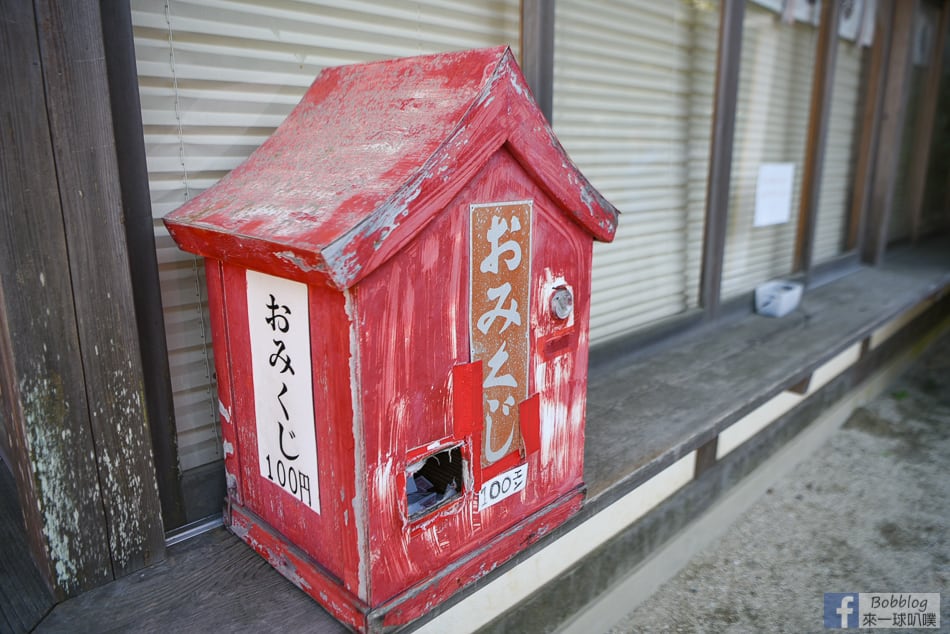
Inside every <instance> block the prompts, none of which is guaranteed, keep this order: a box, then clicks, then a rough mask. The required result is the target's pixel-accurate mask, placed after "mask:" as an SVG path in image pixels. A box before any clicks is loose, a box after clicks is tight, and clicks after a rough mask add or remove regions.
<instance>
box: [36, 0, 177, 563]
mask: <svg viewBox="0 0 950 634" xmlns="http://www.w3.org/2000/svg"><path fill="white" fill-rule="evenodd" d="M36 6H37V27H38V28H37V33H38V37H39V48H40V55H41V61H42V65H43V70H44V72H43V77H44V79H45V88H46V94H47V100H48V118H49V122H50V135H51V138H52V148H53V156H54V161H55V165H56V175H57V181H58V184H59V197H60V201H61V205H62V221H63V225H64V226H65V231H66V243H67V245H68V259H64V260H63V262H68V266H69V271H70V278H71V281H72V291H73V301H74V302H75V314H76V319H77V328H78V333H79V343H80V355H81V360H82V363H81V366H80V367H79V368H77V370H78V369H80V368H81V370H82V376H83V378H84V380H85V385H86V398H87V405H88V417H89V425H90V427H91V430H92V435H93V438H94V442H95V447H96V464H97V466H98V481H99V485H100V487H101V495H102V501H103V506H104V508H105V512H106V520H107V525H108V536H109V547H110V552H111V558H112V567H113V570H114V573H115V574H116V575H118V576H121V575H123V574H127V573H129V572H132V571H135V570H138V569H139V568H141V567H143V566H145V565H148V564H149V563H152V562H153V561H156V560H161V559H163V558H164V531H163V527H162V522H161V510H160V503H159V499H158V488H157V483H156V480H155V470H154V466H153V463H152V454H151V438H150V433H149V428H148V421H147V417H146V412H145V388H144V381H143V378H142V361H141V354H140V352H139V346H138V330H137V327H136V321H135V305H134V302H133V299H132V287H131V281H130V274H129V259H128V252H127V248H126V235H125V230H124V228H123V218H124V214H123V208H122V196H121V191H120V189H119V175H118V166H117V164H116V152H115V143H114V136H113V129H112V117H111V107H110V104H109V85H108V81H107V76H106V67H105V57H104V53H103V45H102V26H101V18H100V15H99V7H98V4H96V3H76V2H57V1H55V0H48V1H42V2H38V3H37V5H36ZM93 481H94V480H93Z"/></svg>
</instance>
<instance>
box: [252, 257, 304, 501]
mask: <svg viewBox="0 0 950 634" xmlns="http://www.w3.org/2000/svg"><path fill="white" fill-rule="evenodd" d="M247 315H248V327H249V330H250V336H251V370H252V372H253V379H254V414H255V418H256V421H257V423H256V424H257V455H258V460H259V463H260V471H261V476H262V477H264V478H267V479H268V480H269V481H271V482H273V483H274V484H276V485H277V486H279V487H280V488H281V489H283V490H284V491H286V492H287V493H289V494H290V495H292V496H294V497H295V498H297V499H298V500H300V501H301V502H303V503H304V504H306V505H307V506H308V507H309V508H311V509H312V510H314V511H316V512H317V513H319V512H320V493H319V486H318V482H317V477H318V476H317V443H316V431H315V428H314V415H313V373H312V371H311V367H310V315H309V304H308V301H307V286H306V284H301V283H299V282H294V281H291V280H286V279H283V278H279V277H273V276H271V275H265V274H263V273H257V272H255V271H248V272H247Z"/></svg>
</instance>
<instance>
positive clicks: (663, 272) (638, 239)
mask: <svg viewBox="0 0 950 634" xmlns="http://www.w3.org/2000/svg"><path fill="white" fill-rule="evenodd" d="M717 28H718V10H717V7H716V6H715V4H713V3H698V2H689V1H686V0H683V1H680V2H669V3H658V2H653V1H652V0H623V1H618V2H610V3H606V2H600V1H594V0H587V1H584V0H558V2H557V3H556V22H555V54H554V112H553V124H554V130H555V132H556V133H557V135H558V138H559V139H560V140H561V142H562V143H563V145H564V147H565V148H566V149H567V151H568V153H569V154H570V155H571V157H572V158H573V160H574V161H575V162H576V163H577V165H578V167H579V168H580V169H581V171H582V172H584V174H585V175H586V176H587V177H588V178H590V180H591V181H592V183H593V184H594V185H595V186H596V187H597V188H598V189H599V190H600V191H601V192H602V193H603V194H604V195H605V196H606V197H607V198H608V199H609V200H610V201H611V202H612V203H614V204H615V205H616V206H617V207H618V208H619V209H620V210H621V212H623V214H624V215H623V216H622V217H621V219H620V227H619V229H618V232H617V236H616V239H615V241H614V242H613V243H612V244H608V245H603V244H598V245H596V247H595V250H594V280H593V305H592V307H591V340H592V341H593V342H598V341H605V340H608V339H611V338H613V337H617V336H620V335H623V334H625V333H628V332H630V331H631V330H633V329H635V328H637V327H640V326H643V325H644V324H648V323H651V322H654V321H656V320H658V319H662V318H664V317H669V316H671V315H675V314H677V313H681V312H683V311H685V310H687V309H688V308H690V307H694V306H695V305H696V295H697V291H696V289H698V284H699V282H698V279H699V269H698V262H699V254H700V253H701V251H702V248H701V242H702V232H703V227H702V222H703V218H704V210H705V183H706V167H707V162H708V140H709V135H710V132H709V130H710V125H711V118H710V116H711V110H712V105H711V104H712V85H713V79H714V76H715V72H714V69H715V55H716V32H717Z"/></svg>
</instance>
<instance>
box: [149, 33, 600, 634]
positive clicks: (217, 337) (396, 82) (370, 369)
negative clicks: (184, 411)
mask: <svg viewBox="0 0 950 634" xmlns="http://www.w3.org/2000/svg"><path fill="white" fill-rule="evenodd" d="M616 223H617V211H616V210H615V209H614V208H613V207H612V206H611V205H610V204H609V203H608V202H606V201H605V200H604V199H603V197H602V196H601V195H600V194H599V193H598V192H597V191H595V190H594V189H593V187H591V185H590V183H589V182H588V181H587V180H586V179H585V178H584V176H582V175H581V174H580V172H579V171H578V170H577V168H576V167H575V166H574V164H573V163H572V162H571V161H570V159H569V158H568V157H567V155H566V154H565V153H564V150H563V149H562V148H561V146H560V144H559V143H558V141H557V140H556V138H555V137H554V134H553V132H552V131H551V128H550V127H549V126H548V124H547V123H546V121H545V120H544V117H543V116H542V114H541V113H540V112H539V110H538V109H537V107H536V105H535V103H534V101H533V99H532V97H531V95H530V92H529V90H528V88H527V86H526V84H525V80H524V77H523V76H522V74H521V72H520V70H519V69H518V67H517V64H516V62H515V60H514V58H513V56H512V54H511V52H510V51H509V50H508V49H506V48H497V49H490V50H478V51H469V52H462V53H450V54H444V55H435V56H427V57H418V58H411V59H400V60H393V61H384V62H378V63H372V64H361V65H355V66H346V67H340V68H331V69H327V70H325V71H324V72H323V73H321V74H320V76H319V77H318V78H317V80H316V81H315V82H314V84H313V86H312V87H311V88H310V90H309V91H308V92H307V94H306V96H305V97H304V98H303V100H302V101H301V103H300V104H299V105H298V106H297V107H296V109H295V110H294V111H293V112H292V113H291V114H290V116H289V117H288V118H287V120H286V121H285V122H284V123H283V124H282V125H281V126H280V127H279V128H278V129H277V130H276V131H275V132H274V134H273V136H272V137H271V138H270V139H268V140H267V141H266V142H265V143H264V144H263V145H262V146H261V147H260V148H259V149H258V150H257V151H256V152H254V154H252V155H251V157H250V158H248V160H247V161H246V162H245V163H244V164H242V165H241V166H240V167H238V168H237V169H235V170H234V171H233V172H232V173H231V174H229V175H228V176H227V177H225V178H224V179H222V180H221V181H220V182H219V183H218V184H217V185H215V186H214V187H212V188H211V189H209V190H207V191H205V192H204V193H202V194H201V195H199V196H197V197H196V198H194V199H193V200H191V201H190V202H189V203H187V204H186V205H184V206H183V207H181V208H180V209H178V210H177V211H175V212H174V213H172V214H171V215H170V216H168V218H167V219H166V224H167V226H168V229H169V231H170V232H171V234H172V236H173V237H174V238H175V240H176V241H177V242H178V244H179V245H181V247H182V248H183V249H185V250H186V251H190V252H192V253H197V254H200V255H203V256H204V257H205V258H207V275H208V292H209V300H210V304H211V314H212V324H213V337H214V349H215V355H216V366H217V372H218V383H219V387H218V390H219V397H220V411H221V418H222V428H223V435H224V453H225V466H226V469H227V481H228V506H227V510H226V521H227V523H228V524H229V526H230V528H231V530H232V531H234V533H235V534H237V535H238V536H239V537H241V539H243V540H244V541H246V542H247V543H248V544H250V545H251V546H252V547H253V548H254V549H255V550H257V551H258V552H259V553H260V554H261V555H262V556H263V557H265V558H266V559H267V560H268V561H269V562H270V563H271V564H272V565H273V566H274V567H276V568H277V569H278V570H279V571H280V572H281V573H282V574H284V575H285V576H286V577H287V578H289V579H290V580H291V581H293V582H294V583H295V584H297V585H298V586H299V587H300V588H302V589H303V590H304V591H305V592H307V593H308V594H309V595H311V596H312V597H313V598H314V599H316V600H317V601H319V602H320V603H321V604H322V605H323V606H325V607H326V609H327V610H329V611H330V612H331V613H332V614H334V615H335V616H336V617H337V618H338V619H340V620H341V621H343V622H344V623H346V624H348V625H349V626H351V627H353V628H355V629H357V630H360V631H375V630H378V629H382V628H390V627H392V626H397V625H401V624H405V623H407V622H409V621H411V620H413V619H415V618H417V617H419V616H420V615H422V614H424V613H426V612H427V611H428V610H430V609H431V608H432V607H434V606H435V605H437V604H438V603H439V602H441V601H443V600H444V599H446V598H447V597H448V596H450V595H451V594H452V593H454V592H456V591H457V590H458V589H459V588H461V587H462V586H464V585H465V584H467V583H470V582H472V581H474V580H476V579H477V578H479V577H480V576H482V575H484V574H485V573H486V572H488V571H490V570H491V569H493V568H494V567H495V566H497V565H498V564H500V563H502V562H504V561H505V560H507V559H509V558H510V557H512V556H513V555H514V554H515V553H516V552H518V551H519V550H521V549H523V548H525V547H526V546H527V545H528V544H530V543H531V542H533V541H535V540H537V539H538V538H539V537H541V536H542V535H544V534H545V533H546V532H548V531H550V530H551V529H552V528H553V527H555V526H557V525H558V524H560V523H561V522H563V521H564V520H565V519H566V518H567V517H568V516H569V515H570V514H571V513H573V512H574V511H576V510H577V509H578V508H579V506H580V504H581V500H582V497H583V492H584V483H583V455H584V448H583V445H584V411H585V402H586V385H587V354H588V320H589V310H590V279H591V251H592V243H593V240H594V239H598V240H611V239H612V238H613V234H614V230H615V228H616Z"/></svg>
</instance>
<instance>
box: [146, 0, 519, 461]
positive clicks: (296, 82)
mask: <svg viewBox="0 0 950 634" xmlns="http://www.w3.org/2000/svg"><path fill="white" fill-rule="evenodd" d="M519 18H520V3H519V0H495V1H488V2H468V1H467V0H423V1H416V2H407V1H401V0H377V1H373V2H359V1H353V0H338V1H332V0H327V1H322V2H280V3H264V2H262V3H253V2H242V1H239V0H190V1H189V0H175V1H169V2H166V3H163V2H156V1H155V0H151V1H150V0H133V1H132V20H133V26H134V34H135V49H136V61H137V64H138V73H139V89H140V92H141V98H142V116H143V123H144V125H145V141H146V154H147V158H148V168H149V185H150V188H151V193H152V210H153V214H154V217H155V233H156V239H157V246H158V257H159V266H160V276H161V286H162V297H163V300H164V302H165V324H166V328H167V331H168V344H169V362H170V365H171V373H172V382H173V389H174V398H175V415H176V420H177V425H178V443H179V462H180V466H181V468H182V470H187V469H190V468H193V467H197V466H200V465H203V464H207V463H209V462H212V461H214V460H216V459H218V458H220V457H221V443H220V439H219V437H218V422H217V397H216V395H215V383H214V376H213V368H214V364H213V359H212V352H211V346H210V339H209V337H210V333H209V327H208V313H207V297H206V291H205V288H204V271H203V266H202V263H201V262H200V260H197V259H196V258H194V257H192V256H191V255H189V254H186V253H183V252H181V251H179V250H178V249H177V247H176V246H175V245H174V243H173V242H172V240H171V238H170V237H169V236H168V234H167V232H165V230H164V227H163V225H162V224H161V218H162V217H163V216H164V215H165V214H167V213H168V212H170V211H172V210H173V209H175V208H177V207H178V206H180V205H181V204H182V203H183V202H184V201H185V200H186V199H187V198H189V197H190V196H194V195H195V194H197V193H199V192H201V191H202V190H204V189H205V188H207V187H209V186H210V185H212V184H213V183H215V182H217V180H218V179H220V178H221V177H222V176H224V175H225V174H226V173H227V172H228V171H230V170H231V169H233V168H234V167H235V166H237V165H238V164H240V163H241V162H242V161H243V160H244V159H245V158H246V157H247V156H248V155H249V154H250V153H251V152H252V151H253V150H254V149H255V148H256V147H257V146H259V145H260V144H261V143H262V142H263V141H264V140H265V139H266V138H267V137H268V136H269V135H270V133H271V132H272V131H273V129H274V128H275V127H276V126H277V125H278V124H279V123H280V122H281V121H283V119H284V117H285V116H286V115H287V113H288V112H290V110H291V108H292V107H293V106H294V105H295V104H296V103H297V102H298V101H299V99H300V97H301V96H302V95H303V93H304V91H305V90H306V89H307V87H308V86H309V85H310V83H311V82H312V81H313V79H314V78H315V77H316V75H317V73H318V72H319V71H320V70H321V69H322V68H324V67H326V66H335V65H339V64H347V63H353V62H361V61H367V60H373V59H382V58H387V57H399V56H407V55H419V54H424V53H433V52H438V51H446V50H457V49H466V48H479V47H486V46H496V45H500V44H509V45H511V46H512V47H513V48H516V47H517V44H518V37H519Z"/></svg>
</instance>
